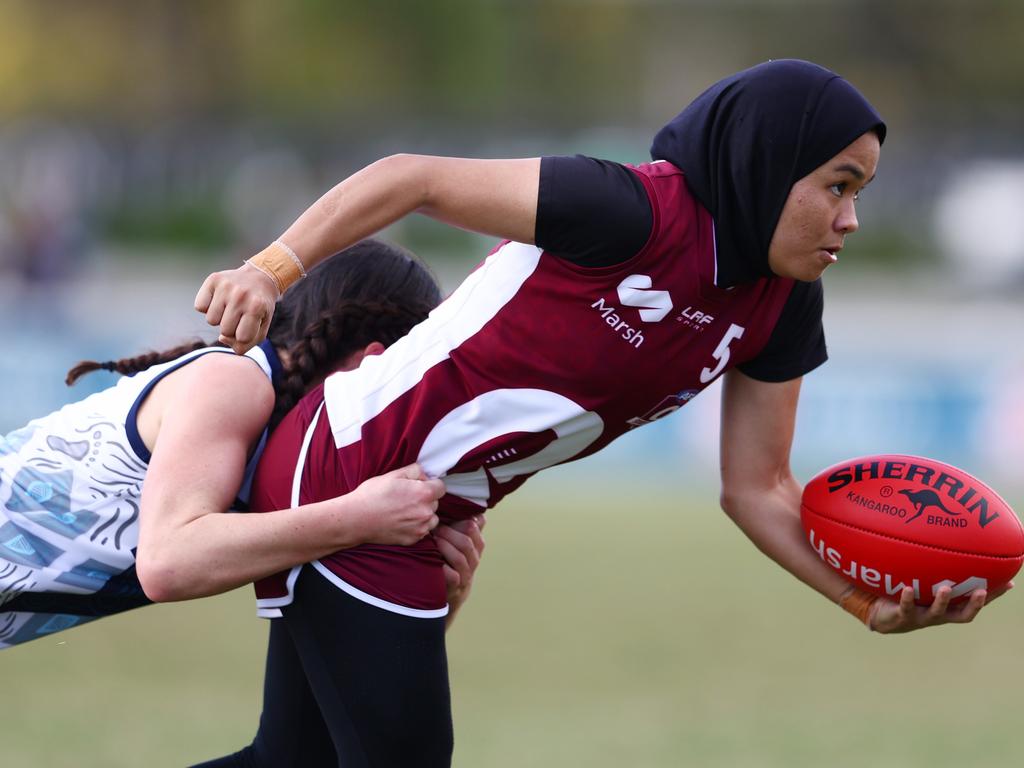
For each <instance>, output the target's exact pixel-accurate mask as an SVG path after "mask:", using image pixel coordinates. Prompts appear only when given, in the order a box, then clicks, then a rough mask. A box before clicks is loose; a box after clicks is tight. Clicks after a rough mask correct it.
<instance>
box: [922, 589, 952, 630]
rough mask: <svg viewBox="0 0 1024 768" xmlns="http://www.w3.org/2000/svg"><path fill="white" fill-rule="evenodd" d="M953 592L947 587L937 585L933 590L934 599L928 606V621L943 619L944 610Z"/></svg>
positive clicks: (933, 621) (934, 621) (947, 606)
mask: <svg viewBox="0 0 1024 768" xmlns="http://www.w3.org/2000/svg"><path fill="white" fill-rule="evenodd" d="M952 594H953V590H951V589H950V588H949V587H939V588H938V589H937V590H936V591H935V599H934V600H933V601H932V604H931V605H930V606H928V612H927V616H928V621H929V622H930V623H936V622H940V621H943V620H944V619H945V616H946V610H947V609H948V608H949V601H950V599H951V596H952Z"/></svg>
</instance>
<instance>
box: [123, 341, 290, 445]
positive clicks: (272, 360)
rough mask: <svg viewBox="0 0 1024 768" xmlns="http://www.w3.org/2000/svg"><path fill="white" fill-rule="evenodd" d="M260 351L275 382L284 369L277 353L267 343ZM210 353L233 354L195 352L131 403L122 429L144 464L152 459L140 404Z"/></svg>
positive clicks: (156, 380) (158, 378)
mask: <svg viewBox="0 0 1024 768" xmlns="http://www.w3.org/2000/svg"><path fill="white" fill-rule="evenodd" d="M260 349H261V350H262V351H263V354H264V355H266V357H267V362H268V363H269V364H270V372H271V374H272V377H273V381H277V379H278V378H279V377H280V376H281V373H282V372H283V370H284V369H283V368H282V366H281V360H280V359H279V358H278V356H277V352H276V351H275V350H274V345H273V344H271V343H270V342H269V341H264V342H262V343H261V344H260ZM211 352H227V353H230V354H232V355H233V354H235V353H234V350H232V349H230V348H228V347H209V348H208V349H200V350H197V351H196V353H195V354H194V355H192V356H191V357H188V358H186V359H184V360H182V361H181V362H179V363H178V364H177V365H173V366H171V367H170V368H168V369H167V370H166V371H164V372H163V373H161V374H160V375H159V376H155V377H154V378H153V380H152V381H150V382H149V384H147V385H146V388H145V389H143V390H142V391H141V392H140V393H139V396H138V397H137V398H135V402H134V403H132V407H131V409H130V410H129V411H128V418H127V420H126V421H125V425H124V427H125V431H126V432H127V433H128V442H129V443H130V444H131V446H132V449H133V450H134V451H135V454H136V455H137V456H138V457H139V458H140V459H141V460H142V461H144V462H145V463H146V464H149V461H150V459H152V458H153V454H152V453H150V451H149V448H147V447H146V443H145V442H143V440H142V435H140V434H139V422H138V418H139V408H141V407H142V403H143V402H145V400H146V398H147V397H148V396H149V393H150V392H151V391H152V390H153V387H155V386H156V385H157V384H158V383H159V382H160V381H161V380H162V379H163V378H164V376H166V375H167V374H169V373H173V372H174V371H176V370H178V369H179V368H181V367H182V366H183V365H188V364H189V363H191V362H192V361H193V360H196V359H198V358H200V357H203V356H204V355H207V354H209V353H211Z"/></svg>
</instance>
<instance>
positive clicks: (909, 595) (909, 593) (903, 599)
mask: <svg viewBox="0 0 1024 768" xmlns="http://www.w3.org/2000/svg"><path fill="white" fill-rule="evenodd" d="M913 613H914V590H913V588H912V587H905V588H904V589H903V591H902V592H900V620H901V621H905V620H906V619H908V618H909V617H910V616H912V615H913Z"/></svg>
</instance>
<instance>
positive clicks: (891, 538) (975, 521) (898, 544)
mask: <svg viewBox="0 0 1024 768" xmlns="http://www.w3.org/2000/svg"><path fill="white" fill-rule="evenodd" d="M800 519H801V521H802V522H803V526H804V531H805V532H806V533H807V537H808V540H809V541H810V543H811V546H812V547H813V548H814V549H815V551H816V552H817V553H818V555H819V556H820V557H821V559H822V560H824V561H825V563H826V564H828V565H830V566H832V567H833V568H835V569H836V570H837V571H839V572H840V573H841V574H842V575H843V576H845V577H846V578H847V580H849V581H850V582H852V583H854V584H856V585H857V586H858V587H860V588H861V589H864V590H866V591H868V592H873V593H874V594H876V595H882V596H883V597H888V598H890V599H898V596H899V594H900V592H901V591H902V590H903V588H904V587H905V586H906V587H913V588H914V595H915V597H916V601H917V603H918V604H919V605H928V604H930V603H931V602H932V600H933V599H934V596H935V592H936V591H937V590H938V589H939V587H941V586H943V585H947V584H948V585H949V586H951V587H952V588H953V597H954V598H955V597H960V596H963V595H966V594H967V593H968V592H970V591H971V590H973V589H979V588H981V589H989V590H993V589H997V588H999V587H1001V586H1003V585H1004V584H1006V582H1008V581H1009V580H1010V579H1012V578H1013V576H1014V574H1015V573H1017V571H1018V570H1020V566H1021V562H1022V561H1024V528H1022V527H1021V524H1020V520H1018V519H1017V515H1016V514H1014V512H1013V510H1012V509H1010V506H1009V505H1008V504H1007V503H1006V502H1005V501H1003V500H1002V499H1001V498H1000V497H999V494H997V493H996V492H995V491H993V490H992V489H991V488H989V487H988V486H987V485H985V484H984V483H983V482H981V481H980V480H978V479H977V478H975V477H973V476H972V475H970V474H969V473H967V472H964V471H963V470H962V469H957V468H956V467H953V466H950V465H949V464H944V463H942V462H941V461H935V460H934V459H925V458H922V457H920V456H901V455H880V456H863V457H860V458H856V459H850V460H849V461H844V462H842V463H840V464H836V465H835V466H832V467H829V468H828V469H826V470H824V471H822V472H821V473H819V474H818V475H816V476H815V477H814V478H813V479H812V480H811V481H810V482H809V483H808V484H807V486H806V487H805V488H804V494H803V501H802V503H801V505H800Z"/></svg>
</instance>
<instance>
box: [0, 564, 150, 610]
mask: <svg viewBox="0 0 1024 768" xmlns="http://www.w3.org/2000/svg"><path fill="white" fill-rule="evenodd" d="M152 603H153V601H152V600H150V599H149V598H148V597H146V593H145V592H143V591H142V586H141V585H140V584H139V577H138V576H136V575H135V566H134V565H133V566H132V567H131V568H129V569H128V570H126V571H122V572H121V573H118V574H115V575H114V576H111V577H110V580H109V581H108V582H107V583H106V584H104V585H103V587H102V588H101V589H99V590H97V591H96V592H91V593H89V594H87V595H72V594H69V593H67V592H22V593H21V594H20V595H18V596H17V597H15V598H12V599H11V600H8V601H7V602H6V603H4V607H3V609H4V611H11V612H18V611H21V612H24V613H60V614H66V615H69V616H92V617H100V616H111V615H113V614H115V613H121V612H122V611H128V610H131V609H132V608H140V607H142V606H143V605H152Z"/></svg>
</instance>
